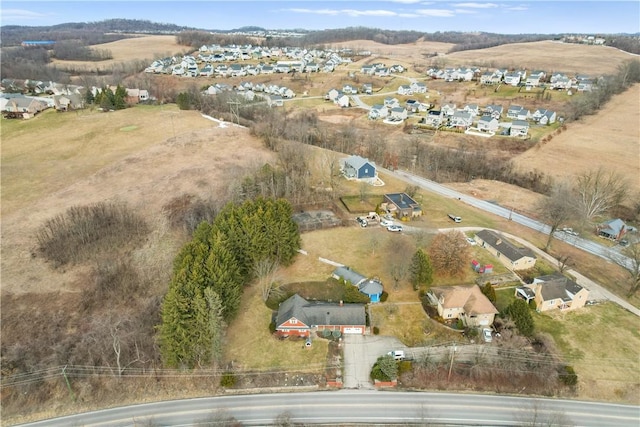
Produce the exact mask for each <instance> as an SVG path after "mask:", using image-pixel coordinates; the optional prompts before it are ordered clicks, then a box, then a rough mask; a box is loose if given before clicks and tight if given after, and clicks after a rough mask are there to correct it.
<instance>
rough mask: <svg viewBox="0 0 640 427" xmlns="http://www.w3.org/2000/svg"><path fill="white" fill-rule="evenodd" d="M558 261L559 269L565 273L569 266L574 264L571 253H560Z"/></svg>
mask: <svg viewBox="0 0 640 427" xmlns="http://www.w3.org/2000/svg"><path fill="white" fill-rule="evenodd" d="M557 261H558V270H560V273H563V272H564V271H565V270H566V269H567V268H569V267H571V266H572V265H573V261H572V260H571V255H569V254H560V255H559V256H558V258H557Z"/></svg>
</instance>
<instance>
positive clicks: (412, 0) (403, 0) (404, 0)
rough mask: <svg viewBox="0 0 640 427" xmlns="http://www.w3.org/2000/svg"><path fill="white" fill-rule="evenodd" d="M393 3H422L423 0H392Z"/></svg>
mask: <svg viewBox="0 0 640 427" xmlns="http://www.w3.org/2000/svg"><path fill="white" fill-rule="evenodd" d="M390 1H391V2H392V3H402V4H416V3H422V0H390Z"/></svg>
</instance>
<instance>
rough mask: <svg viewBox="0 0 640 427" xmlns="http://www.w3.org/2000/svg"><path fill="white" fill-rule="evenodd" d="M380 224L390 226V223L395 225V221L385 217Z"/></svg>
mask: <svg viewBox="0 0 640 427" xmlns="http://www.w3.org/2000/svg"><path fill="white" fill-rule="evenodd" d="M380 225H381V226H383V227H389V226H390V225H394V223H393V221H391V220H390V219H383V220H382V221H380Z"/></svg>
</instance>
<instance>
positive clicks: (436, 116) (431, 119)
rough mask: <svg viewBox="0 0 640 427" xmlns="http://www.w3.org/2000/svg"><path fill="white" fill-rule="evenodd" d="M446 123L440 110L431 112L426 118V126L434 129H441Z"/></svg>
mask: <svg viewBox="0 0 640 427" xmlns="http://www.w3.org/2000/svg"><path fill="white" fill-rule="evenodd" d="M443 121H444V114H442V111H440V110H430V111H429V112H428V113H427V115H426V117H425V118H424V124H425V125H428V126H433V127H436V128H437V127H440V126H441V125H442V122H443Z"/></svg>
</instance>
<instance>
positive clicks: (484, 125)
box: [477, 116, 500, 133]
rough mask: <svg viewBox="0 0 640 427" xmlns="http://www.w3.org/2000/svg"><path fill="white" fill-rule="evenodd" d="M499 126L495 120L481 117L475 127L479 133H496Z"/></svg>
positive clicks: (489, 117)
mask: <svg viewBox="0 0 640 427" xmlns="http://www.w3.org/2000/svg"><path fill="white" fill-rule="evenodd" d="M499 125H500V124H499V122H498V120H497V119H495V118H493V117H491V116H482V117H480V119H478V124H477V127H478V130H479V131H482V132H487V133H490V132H496V131H497V130H498V127H499Z"/></svg>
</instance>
